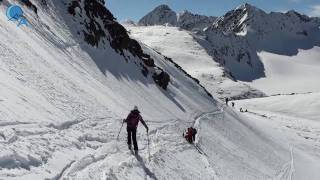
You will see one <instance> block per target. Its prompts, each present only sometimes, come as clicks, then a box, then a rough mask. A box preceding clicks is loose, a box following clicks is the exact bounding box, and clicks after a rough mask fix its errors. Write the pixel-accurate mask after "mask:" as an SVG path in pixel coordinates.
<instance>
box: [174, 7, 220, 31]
mask: <svg viewBox="0 0 320 180" xmlns="http://www.w3.org/2000/svg"><path fill="white" fill-rule="evenodd" d="M177 18H178V20H177V22H178V26H179V27H181V28H183V29H187V30H195V29H196V30H203V29H204V28H206V27H208V26H210V25H211V24H213V23H214V21H215V20H216V17H213V16H204V15H198V14H193V13H191V12H190V11H187V10H185V11H183V12H181V13H178V15H177Z"/></svg>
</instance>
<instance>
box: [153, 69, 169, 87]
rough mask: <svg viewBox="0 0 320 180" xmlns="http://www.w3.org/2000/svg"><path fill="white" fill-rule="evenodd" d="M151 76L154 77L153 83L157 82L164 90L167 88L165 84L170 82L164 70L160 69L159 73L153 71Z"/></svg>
mask: <svg viewBox="0 0 320 180" xmlns="http://www.w3.org/2000/svg"><path fill="white" fill-rule="evenodd" d="M152 78H153V79H154V82H155V83H157V84H158V85H159V86H160V87H162V88H163V89H164V90H167V86H168V84H169V82H170V76H169V74H168V73H166V72H164V71H161V73H159V74H156V73H154V74H153V76H152Z"/></svg>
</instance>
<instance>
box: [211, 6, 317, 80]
mask: <svg viewBox="0 0 320 180" xmlns="http://www.w3.org/2000/svg"><path fill="white" fill-rule="evenodd" d="M319 26H320V21H319V19H318V18H310V17H307V16H305V15H301V14H299V13H297V12H294V11H289V12H287V13H274V12H272V13H269V14H268V13H265V12H264V11H262V10H261V9H258V8H256V7H254V6H251V5H249V4H244V5H241V6H239V7H238V8H236V9H234V10H231V11H229V12H228V13H226V14H225V15H224V16H222V17H220V18H218V19H217V21H216V22H215V23H214V25H212V26H211V27H209V28H208V29H206V32H205V34H206V36H207V39H208V41H209V42H210V44H211V46H212V47H209V48H208V49H207V51H208V53H209V54H211V55H212V56H213V57H214V59H216V60H217V61H218V62H219V63H220V64H222V65H224V66H225V67H226V68H227V69H229V70H230V72H231V73H232V74H233V76H234V77H235V78H236V79H239V80H242V81H249V82H251V81H252V80H256V79H259V78H264V77H265V76H266V74H265V67H264V64H263V63H262V61H261V59H260V57H259V56H258V54H257V52H261V51H267V52H270V53H274V54H279V55H285V56H295V55H297V54H298V52H299V51H298V50H299V49H304V50H309V49H312V48H313V47H314V46H320V39H319V38H320V30H319Z"/></svg>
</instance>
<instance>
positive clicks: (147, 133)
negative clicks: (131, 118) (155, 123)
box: [147, 131, 150, 162]
mask: <svg viewBox="0 0 320 180" xmlns="http://www.w3.org/2000/svg"><path fill="white" fill-rule="evenodd" d="M147 137H148V155H149V158H148V159H149V162H150V139H149V132H148V131H147Z"/></svg>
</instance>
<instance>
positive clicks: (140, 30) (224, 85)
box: [123, 23, 263, 98]
mask: <svg viewBox="0 0 320 180" xmlns="http://www.w3.org/2000/svg"><path fill="white" fill-rule="evenodd" d="M123 25H124V26H125V27H126V28H127V29H128V30H129V32H130V35H131V36H132V37H133V38H135V39H138V40H140V41H141V42H143V43H145V44H146V45H148V46H150V47H151V48H153V49H155V50H156V51H159V52H161V53H162V54H163V55H165V56H168V57H170V58H172V59H173V60H174V61H175V62H176V63H178V64H179V65H180V66H181V67H182V68H183V69H184V70H186V71H187V72H188V73H189V74H190V75H192V76H193V77H195V78H197V79H198V80H199V81H200V83H201V84H202V85H204V87H206V89H207V90H208V91H209V92H210V93H212V94H214V95H215V96H216V97H219V98H224V97H232V98H241V97H245V96H246V97H252V96H255V95H253V94H255V91H256V90H255V89H253V88H251V87H250V86H248V85H246V84H243V83H238V82H235V81H233V80H231V79H229V78H228V77H226V73H225V71H224V69H223V67H221V66H220V65H219V63H217V62H216V61H214V59H213V58H212V57H211V56H210V55H209V54H208V53H207V51H206V50H205V48H204V47H203V46H202V45H201V44H199V43H198V41H197V40H196V39H195V38H194V34H192V33H191V32H189V31H186V30H182V29H180V28H177V27H167V26H132V25H131V24H127V23H124V24H123ZM246 94H248V95H246ZM256 96H263V93H261V92H259V91H257V92H256Z"/></svg>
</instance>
